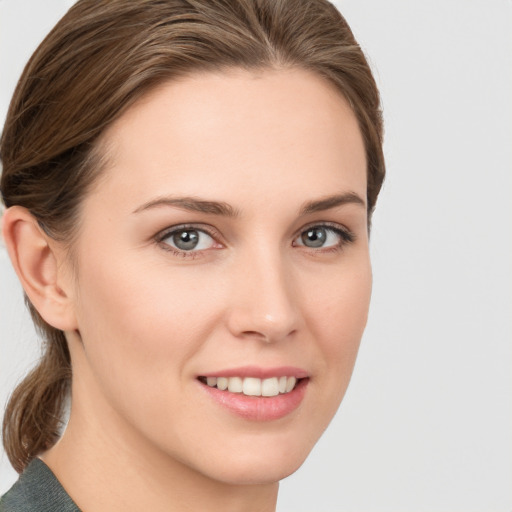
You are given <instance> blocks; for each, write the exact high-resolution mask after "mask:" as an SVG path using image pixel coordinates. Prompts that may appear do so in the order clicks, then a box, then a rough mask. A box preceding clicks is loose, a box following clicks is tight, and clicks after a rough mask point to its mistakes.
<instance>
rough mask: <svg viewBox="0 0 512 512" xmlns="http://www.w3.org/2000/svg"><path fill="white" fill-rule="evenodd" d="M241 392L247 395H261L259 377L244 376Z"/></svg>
mask: <svg viewBox="0 0 512 512" xmlns="http://www.w3.org/2000/svg"><path fill="white" fill-rule="evenodd" d="M242 393H243V394H244V395H249V396H261V379H254V378H253V377H246V378H245V379H244V386H243V390H242Z"/></svg>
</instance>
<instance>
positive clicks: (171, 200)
mask: <svg viewBox="0 0 512 512" xmlns="http://www.w3.org/2000/svg"><path fill="white" fill-rule="evenodd" d="M161 206H173V207H175V208H181V209H182V210H188V211H191V212H200V213H208V214H212V215H223V216H225V217H237V216H238V211H237V210H235V209H234V208H233V207H232V206H231V205H229V204H228V203H224V202H222V201H205V200H204V199H198V198H196V197H158V198H156V199H153V200H151V201H148V202H147V203H144V204H143V205H142V206H139V207H138V208H137V209H136V210H134V212H133V213H139V212H142V211H145V210H150V209H152V208H159V207H161Z"/></svg>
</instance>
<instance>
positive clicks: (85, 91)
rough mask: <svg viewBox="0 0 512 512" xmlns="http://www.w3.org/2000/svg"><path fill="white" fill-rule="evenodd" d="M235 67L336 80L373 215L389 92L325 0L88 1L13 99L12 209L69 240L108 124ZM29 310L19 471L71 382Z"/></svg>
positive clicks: (46, 331) (51, 331)
mask: <svg viewBox="0 0 512 512" xmlns="http://www.w3.org/2000/svg"><path fill="white" fill-rule="evenodd" d="M233 67H238V68H245V69H255V68H290V67H299V68H302V69H307V70H311V71H313V72H315V73H317V74H318V75H320V76H322V77H325V78H326V79H328V80H330V81H331V82H332V83H334V84H335V85H336V86H337V87H338V89H339V90H340V92H341V93H342V94H343V95H344V96H345V98H346V99H347V100H348V102H349V103H350V105H351V107H352V109H353V111H354V113H355V115H356V116H357V119H358V121H359V126H360V129H361V133H362V135H363V138H364V141H365V145H366V156H367V165H368V170H367V177H368V187H367V196H368V214H369V215H368V218H369V219H370V217H371V213H372V211H373V209H374V206H375V202H376V199H377V195H378V193H379V190H380V187H381V185H382V181H383V179H384V169H385V168H384V157H383V153H382V118H381V110H380V101H379V93H378V90H377V87H376V84H375V81H374V79H373V77H372V74H371V71H370V69H369V66H368V63H367V61H366V59H365V57H364V54H363V52H362V51H361V48H360V47H359V45H358V44H357V42H356V41H355V39H354V37H353V35H352V32H351V30H350V28H349V26H348V25H347V23H346V21H345V20H344V19H343V17H342V16H341V15H340V13H339V12H338V11H337V10H336V8H335V7H334V6H333V5H332V4H330V3H329V2H328V1H327V0H80V1H79V2H78V3H76V4H75V5H74V6H73V7H72V8H71V9H70V10H69V11H68V13H67V14H66V15H65V16H64V17H63V18H62V19H61V20H60V22H59V23H58V24H57V25H56V26H55V28H54V29H53V30H52V31H51V32H50V34H49V35H48V36H47V37H46V39H45V40H44V41H43V42H42V43H41V45H40V46H39V48H38V49H37V50H36V52H35V53H34V55H33V56H32V58H31V59H30V61H29V62H28V64H27V66H26V67H25V70H24V72H23V74H22V76H21V78H20V81H19V83H18V86H17V88H16V91H15V93H14V97H13V99H12V101H11V104H10V108H9V111H8V115H7V120H6V123H5V127H4V131H3V133H2V136H1V139H0V158H1V160H2V164H3V174H2V179H1V182H0V190H1V193H2V197H3V200H4V202H5V205H6V206H7V207H9V206H13V205H21V206H24V207H26V208H27V209H28V210H29V211H30V212H31V213H32V215H33V216H34V217H35V218H36V219H37V221H38V222H39V224H40V225H41V227H42V228H43V229H44V230H45V231H46V232H47V233H48V234H49V235H50V236H52V237H54V238H55V239H58V240H60V241H63V242H66V243H67V244H69V245H70V246H71V245H72V240H73V234H74V233H76V227H77V225H78V221H79V218H80V216H79V213H80V211H79V210H80V204H81V199H82V198H83V197H84V196H85V194H86V193H87V191H88V190H89V189H90V187H91V185H92V184H93V183H94V182H95V179H96V177H97V175H98V173H99V172H100V169H101V155H100V153H101V151H100V150H99V149H98V146H99V145H98V139H99V137H100V135H101V134H102V133H103V132H104V130H105V128H106V127H107V126H109V125H110V124H111V123H112V122H113V121H114V120H116V119H117V118H119V116H121V115H122V114H123V112H125V111H126V110H127V109H128V108H129V107H130V105H132V104H133V103H134V102H135V101H136V100H137V99H138V98H140V97H141V96H142V95H144V94H146V93H147V92H148V91H149V90H150V89H152V88H154V87H155V86H156V85H158V84H160V83H162V82H163V81H167V80H172V79H173V78H176V77H177V76H181V75H184V74H187V73H191V72H194V71H198V70H200V71H208V70H215V71H218V70H222V69H227V68H233ZM100 149H101V148H100ZM28 306H29V308H30V311H31V313H32V317H33V319H34V322H35V324H36V326H37V327H38V329H39V331H40V333H41V334H42V336H43V339H44V343H45V346H44V350H43V355H42V358H41V360H40V362H39V364H38V366H37V367H36V368H35V369H34V370H33V371H32V372H31V373H30V374H29V375H28V376H27V377H26V378H25V380H24V381H23V382H22V383H21V384H20V385H19V386H18V387H17V388H16V390H15V391H14V393H13V394H12V396H11V398H10V401H9V403H8V405H7V409H6V412H5V417H4V422H3V443H4V447H5V450H6V452H7V455H8V457H9V460H10V461H11V464H12V465H13V467H14V468H15V469H16V470H17V471H19V472H20V471H22V470H23V469H24V467H25V466H26V465H27V464H28V462H29V461H30V460H31V459H32V458H34V457H35V456H36V455H37V454H38V453H39V452H41V451H43V450H46V449H48V448H50V447H51V446H52V445H53V444H54V443H55V442H56V441H57V439H58V437H59V430H60V427H61V417H62V413H63V410H62V409H63V404H64V401H65V398H66V396H67V392H68V388H69V386H70V380H71V363H70V356H69V352H68V348H67V344H66V339H65V336H64V333H63V332H61V331H59V330H57V329H55V328H53V327H51V326H50V325H48V324H47V323H46V322H45V321H44V320H43V319H42V318H41V317H40V316H39V314H38V313H37V311H36V310H35V309H34V308H33V307H32V306H31V305H30V304H28Z"/></svg>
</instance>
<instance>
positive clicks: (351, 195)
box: [300, 192, 366, 215]
mask: <svg viewBox="0 0 512 512" xmlns="http://www.w3.org/2000/svg"><path fill="white" fill-rule="evenodd" d="M345 204H356V205H360V206H363V207H364V208H366V202H365V201H364V200H363V199H362V198H361V196H359V195H358V194H356V193H355V192H346V193H344V194H337V195H334V196H328V197H325V198H322V199H318V200H315V201H308V202H307V203H305V204H304V205H303V206H302V208H301V209H300V214H301V215H307V214H308V213H315V212H323V211H325V210H330V209H331V208H336V207H338V206H343V205H345Z"/></svg>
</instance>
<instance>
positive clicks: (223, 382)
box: [208, 377, 228, 391]
mask: <svg viewBox="0 0 512 512" xmlns="http://www.w3.org/2000/svg"><path fill="white" fill-rule="evenodd" d="M208 385H210V384H208ZM217 387H218V388H219V389H222V391H224V390H225V389H228V379H226V377H218V378H217Z"/></svg>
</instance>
